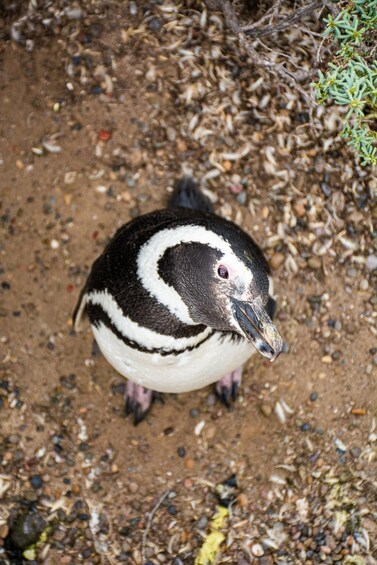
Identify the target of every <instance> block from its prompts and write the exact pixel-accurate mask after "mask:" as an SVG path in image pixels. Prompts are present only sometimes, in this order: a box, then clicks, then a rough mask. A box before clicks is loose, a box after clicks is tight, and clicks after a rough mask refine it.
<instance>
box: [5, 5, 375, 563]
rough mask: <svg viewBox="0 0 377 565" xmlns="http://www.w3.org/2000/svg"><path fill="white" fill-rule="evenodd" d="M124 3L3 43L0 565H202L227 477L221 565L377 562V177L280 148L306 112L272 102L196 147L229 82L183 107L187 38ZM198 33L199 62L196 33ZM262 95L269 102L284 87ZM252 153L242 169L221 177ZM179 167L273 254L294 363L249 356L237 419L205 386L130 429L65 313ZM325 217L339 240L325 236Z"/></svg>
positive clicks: (337, 151)
mask: <svg viewBox="0 0 377 565" xmlns="http://www.w3.org/2000/svg"><path fill="white" fill-rule="evenodd" d="M131 4H132V3H131ZM133 6H134V5H131V6H129V5H128V4H126V3H125V4H124V5H122V6H121V7H117V10H114V12H113V13H109V12H108V11H106V9H105V8H103V9H102V10H101V9H100V8H98V10H97V13H95V10H93V11H92V13H91V16H90V18H89V19H88V20H85V18H84V15H85V14H84V15H82V16H80V18H78V19H72V20H69V21H68V24H67V27H64V26H63V25H61V26H60V27H59V26H56V29H54V31H53V33H51V34H46V36H45V37H39V38H38V39H35V43H34V45H33V48H32V49H31V51H30V52H28V50H27V49H25V45H23V44H22V43H21V44H20V43H17V42H14V41H11V40H10V39H9V38H7V36H6V34H5V36H4V39H3V42H2V44H1V47H0V64H1V70H0V73H1V74H0V85H1V86H0V88H1V92H0V102H1V113H0V128H1V129H0V138H1V147H0V158H1V166H0V178H1V188H0V197H1V201H0V216H1V217H0V223H1V242H0V252H1V255H0V286H1V288H0V297H1V307H0V347H1V357H0V424H1V433H0V461H2V463H1V465H2V469H1V472H0V498H1V506H0V551H3V552H2V553H0V563H22V562H24V560H25V559H26V558H27V559H28V560H29V561H28V562H33V560H34V562H37V563H49V564H54V563H70V564H73V563H88V564H90V563H118V562H126V563H135V564H140V563H142V562H143V559H144V562H148V563H149V562H150V563H174V564H175V565H179V564H180V563H193V562H194V559H195V556H196V555H197V554H198V550H199V548H200V546H201V545H202V543H203V540H204V539H205V537H206V535H207V534H208V532H209V520H210V518H211V516H212V515H213V514H214V513H215V511H216V508H217V497H216V494H215V486H216V485H218V484H219V483H221V482H222V481H224V480H225V479H227V478H228V477H229V476H230V475H232V474H235V475H236V477H237V482H238V490H237V493H236V499H235V503H234V505H233V506H232V512H231V516H230V518H229V519H228V521H227V523H226V524H225V525H224V528H223V531H224V534H225V541H224V543H223V544H222V546H221V552H220V554H219V557H218V561H217V562H218V563H237V564H238V565H244V564H245V563H262V564H265V565H267V564H269V563H270V564H272V563H287V564H288V563H340V562H344V563H360V564H361V563H377V510H376V509H377V489H376V487H377V483H376V479H375V472H376V459H375V455H376V445H377V443H376V441H377V436H376V434H375V431H374V421H375V420H374V419H375V417H376V416H377V412H376V406H377V386H376V383H377V356H376V354H377V349H376V346H377V338H376V302H377V300H376V293H375V288H374V286H373V285H374V284H375V283H376V279H375V278H373V272H372V271H371V270H370V269H369V268H368V267H367V266H366V265H365V260H366V258H367V257H373V256H374V257H375V253H376V244H375V242H376V239H373V235H375V234H376V232H373V221H374V222H375V219H376V206H375V202H373V199H372V196H373V188H374V187H375V180H374V179H373V174H372V173H370V172H368V171H361V170H359V169H358V168H357V167H355V166H354V165H353V162H352V156H351V155H350V154H348V153H347V151H346V150H345V148H344V145H343V144H342V143H341V142H339V139H338V138H336V133H334V132H333V133H332V135H333V138H334V140H335V141H334V143H333V145H332V146H331V147H330V148H326V147H324V144H323V139H324V138H325V137H326V136H327V135H330V134H328V132H327V130H326V129H325V126H323V127H324V129H323V131H322V132H320V134H319V135H318V137H317V138H315V137H313V138H310V135H309V137H308V139H309V141H306V142H305V143H306V145H305V143H303V144H301V145H300V144H299V143H297V145H296V146H295V147H293V148H292V147H285V148H284V150H282V148H281V145H280V141H281V139H282V138H280V141H279V136H283V144H284V139H287V137H286V136H288V134H289V135H291V134H292V135H296V133H297V128H298V127H299V126H300V118H297V120H296V119H295V116H296V115H298V114H299V113H300V112H301V114H302V111H303V110H302V107H300V104H299V102H296V103H295V104H296V105H295V104H293V106H292V107H291V108H283V107H281V106H280V107H279V106H278V101H279V100H280V99H279V98H278V97H277V98H276V100H277V106H276V107H274V106H273V104H274V103H275V101H274V96H275V95H274V94H272V95H271V96H270V98H271V100H270V102H269V104H270V105H269V106H268V108H267V109H265V108H260V109H259V115H258V116H259V117H258V119H257V117H256V116H257V112H256V113H254V114H253V120H252V119H251V118H250V120H249V121H248V120H246V122H245V121H243V123H242V125H239V126H238V127H237V128H235V129H234V131H233V132H230V131H228V132H226V133H224V131H223V130H222V129H221V128H222V127H223V125H222V123H220V122H221V120H220V118H219V124H217V125H216V123H215V121H214V119H213V121H212V122H211V127H213V128H214V131H215V137H209V138H206V137H204V138H203V137H201V135H202V134H201V133H200V132H198V130H197V126H196V124H195V123H194V126H193V122H192V120H193V119H194V116H195V114H196V113H197V112H196V109H195V104H196V105H197V106H198V105H199V106H201V108H202V109H203V108H205V107H206V104H207V105H210V103H212V101H213V96H214V92H215V91H216V88H217V84H218V83H217V82H216V81H217V80H220V79H221V77H220V78H219V76H220V74H221V73H218V74H217V75H216V72H215V71H214V76H215V75H216V76H215V78H214V79H213V82H212V83H211V87H210V89H209V91H207V92H203V95H202V96H199V97H198V98H197V99H196V102H195V104H194V103H190V101H187V91H186V94H185V93H184V90H183V87H182V84H185V81H186V82H187V76H186V75H185V74H184V73H183V71H182V68H183V67H182V66H180V65H179V60H180V59H179V57H178V55H177V53H176V51H174V41H175V40H176V38H177V35H175V34H177V33H178V35H179V34H182V33H183V32H182V31H179V30H178V32H177V31H176V30H174V25H173V24H170V25H168V24H169V21H170V20H166V22H167V23H166V22H165V20H164V18H165V17H166V18H167V16H166V14H164V13H163V12H162V11H161V10H160V8H159V7H158V5H157V7H156V6H154V5H152V7H151V8H150V7H149V6H147V7H144V9H143V10H141V9H139V11H137V10H136V12H137V13H136V15H132V14H133V11H134V7H133ZM177 6H178V5H177ZM194 8H195V10H194ZM149 9H150V11H148V10H149ZM202 9H203V7H202V6H201V5H196V6H194V7H193V8H192V12H193V13H194V16H193V17H194V18H200V10H202ZM159 10H160V11H159ZM180 10H181V11H180ZM183 13H185V16H186V17H189V16H190V17H191V12H190V11H188V12H187V13H186V12H184V10H183V11H182V8H179V7H177V9H176V12H174V13H173V16H174V17H175V18H176V21H182V20H180V19H179V18H178V16H177V14H178V15H179V14H183ZM130 14H131V15H130ZM168 15H169V14H168ZM169 17H170V16H169ZM182 17H183V16H182ZM132 18H134V19H132ZM151 18H152V19H151ZM153 18H155V19H156V21H157V23H156V21H155V20H153ZM174 21H175V20H174ZM7 22H8V20H7V19H4V20H3V23H7ZM145 22H146V23H145ZM151 22H152V23H151ZM195 22H196V20H195ZM63 23H64V22H63ZM161 23H164V27H161ZM64 25H65V24H64ZM182 25H183V24H182ZM195 25H196V24H195ZM130 26H132V28H130ZM148 26H149V28H148ZM67 28H69V29H68V31H67ZM130 29H134V30H135V29H136V30H137V29H139V30H140V29H141V31H140V33H136V34H132V33H129V35H127V33H126V32H125V30H130ZM146 29H147V31H148V33H145V30H146ZM185 29H186V30H187V29H188V28H187V27H186V28H185ZM195 30H196V32H197V34H198V36H200V33H204V32H201V31H200V29H199V28H198V29H197V28H195ZM184 33H186V31H185V32H184ZM80 34H81V35H80ZM187 34H188V35H187V40H186V43H185V45H184V46H183V47H184V48H185V49H186V50H189V49H190V41H191V42H193V43H194V44H195V45H197V44H198V36H197V37H195V34H193V33H191V32H188V31H187ZM199 39H200V38H199ZM210 39H211V37H210V32H209V31H208V35H206V37H205V38H204V39H203V45H204V47H203V49H210ZM229 42H230V43H229V45H230V46H228V48H227V47H226V45H225V44H224V45H225V46H224V51H225V52H226V53H228V54H230V55H229V56H230V57H231V59H232V61H233V64H234V65H237V67H239V69H238V73H241V75H242V73H244V76H243V77H242V76H241V78H240V76H239V74H238V75H237V76H236V77H234V81H235V82H237V81H238V82H237V83H238V84H241V83H242V80H244V81H245V80H246V81H247V80H253V81H254V82H255V81H256V80H257V79H258V71H257V70H255V69H253V68H252V67H250V65H249V66H248V65H247V62H245V60H242V59H236V55H235V54H234V53H235V51H234V41H233V39H231V38H230V39H229ZM77 45H78V46H79V48H78V47H77V48H76V47H75V46H77ZM167 45H168V46H170V47H171V49H170V50H169V49H168V50H167V49H166V46H167ZM183 47H181V48H183ZM179 56H180V57H181V58H182V57H183V56H184V55H182V54H181V53H180V54H179ZM201 56H202V55H201V54H200V53H198V54H197V57H198V59H200V57H201ZM75 57H76V58H75ZM85 57H86V59H85ZM84 63H85V64H84ZM198 64H200V65H203V67H205V66H206V64H207V63H206V60H205V57H204V58H203V61H199V63H198ZM85 65H86V66H85ZM99 65H101V66H102V68H101V69H100V70H98V66H99ZM242 65H244V67H243V66H242ZM83 69H84V70H83ZM240 69H241V70H240ZM84 71H85V72H84ZM83 73H84V75H83ZM83 76H84V79H85V80H83ZM107 77H110V81H111V79H113V80H112V86H111V88H110V90H109V85H108V83H107V82H106V81H107V80H108V79H107ZM86 79H87V80H86ZM241 87H242V88H244V87H243V86H242V84H241ZM185 88H186V87H185ZM187 88H188V86H187ZM261 88H264V89H265V90H264V92H260V93H258V90H255V91H254V93H253V95H252V96H256V98H257V99H258V100H260V99H261V98H263V96H265V95H266V93H268V92H269V88H270V89H272V86H271V85H270V86H269V85H268V84H264V85H261ZM185 97H186V98H185ZM190 104H191V105H190ZM251 106H252V103H251ZM252 107H253V106H252ZM236 109H237V104H236ZM254 109H255V107H254ZM241 111H245V108H243V109H242V108H241V109H240V112H241ZM247 111H249V112H251V110H250V108H248V109H247ZM274 112H276V120H277V117H278V115H279V116H280V118H281V120H280V122H279V123H280V126H279V127H277V129H276V128H275V129H271V121H269V120H273V121H274V120H275V118H272V117H271V116H273V114H274ZM262 114H263V115H265V114H266V115H265V116H264V117H263V116H262ZM203 115H204V114H203ZM233 115H234V116H235V117H237V115H238V114H237V112H236V113H234V114H233ZM330 118H331V116H330ZM330 118H328V119H329V121H331V119H330ZM200 119H201V118H200ZM304 119H306V118H304ZM196 120H197V121H198V119H196ZM334 120H335V122H336V123H338V121H339V118H338V117H336V118H334ZM199 121H200V120H199ZM277 121H279V120H277ZM214 124H215V125H214ZM281 124H283V125H281ZM301 125H302V124H301ZM191 126H193V127H191ZM204 127H209V126H206V125H205V124H203V128H204ZM190 128H191V129H190ZM215 128H217V130H216V129H215ZM279 128H280V129H279ZM245 139H246V140H249V143H250V144H251V148H249V151H248V153H247V154H246V155H245V157H243V158H239V159H236V160H234V159H233V157H232V155H230V158H229V155H228V157H227V156H226V155H225V157H223V159H222V161H221V160H220V158H219V157H218V156H219V154H220V153H221V151H223V152H225V153H227V154H232V153H233V154H234V153H235V152H237V151H238V152H239V151H240V149H242V147H244V142H245ZM266 147H269V148H271V147H272V148H273V157H271V152H268V151H267V150H266ZM303 156H304V157H303ZM214 161H215V162H219V163H220V166H219V167H217V168H216V166H215V167H214V166H213V162H214ZM265 163H267V165H266V164H265ZM287 163H289V165H287ZM284 165H287V166H286V167H285V168H284ZM182 167H189V168H190V169H191V170H192V171H193V173H194V175H195V176H196V177H197V179H198V180H201V179H203V177H204V178H205V175H207V173H208V171H212V170H213V169H215V170H218V171H220V173H221V174H219V175H218V176H215V175H212V177H211V175H207V182H205V180H204V182H203V186H204V187H205V188H206V189H207V190H208V191H210V193H211V195H212V196H213V197H214V199H215V200H216V204H215V206H216V209H217V211H218V212H219V213H222V214H224V215H227V216H228V217H232V218H233V220H235V221H237V222H239V223H240V225H242V227H243V228H244V229H246V230H247V231H249V233H251V234H252V235H253V237H255V239H256V240H257V241H258V242H259V243H260V244H261V245H262V247H264V249H265V250H266V253H267V255H268V256H269V258H270V260H271V263H272V264H273V266H274V267H275V268H274V277H275V280H276V289H277V293H278V295H279V314H278V326H279V329H280V332H281V334H282V335H283V336H284V339H285V340H286V342H287V344H288V345H287V347H286V350H287V351H286V353H285V354H284V355H282V356H281V357H280V358H279V359H278V360H277V361H276V363H274V364H273V365H271V364H269V363H268V362H265V361H264V360H263V359H262V358H257V357H256V356H255V357H254V358H253V360H252V363H251V364H250V365H249V366H248V367H246V368H245V378H244V383H243V387H242V390H241V393H240V397H239V399H238V401H237V402H236V403H235V406H234V409H233V410H231V411H228V410H226V409H225V408H224V407H223V406H221V405H220V404H219V403H218V402H217V401H216V399H215V397H214V395H213V391H212V389H205V390H202V391H199V392H195V393H191V394H185V395H179V396H165V402H164V404H155V405H154V406H153V409H152V411H151V412H150V414H149V415H148V417H147V419H146V421H144V422H143V423H142V424H141V425H139V426H138V427H136V428H135V427H134V426H133V425H132V423H131V422H130V421H129V420H127V419H124V417H123V411H124V405H123V396H122V395H123V392H124V381H122V378H121V377H120V376H119V375H117V374H116V373H115V372H114V370H113V369H112V368H111V367H110V366H109V365H108V364H107V363H106V361H105V360H104V359H103V358H102V357H101V356H100V355H98V353H97V351H96V350H95V348H94V349H93V344H92V336H91V333H90V331H89V330H88V331H87V332H83V333H81V334H78V335H74V334H73V332H72V330H71V326H70V315H71V312H72V310H73V308H74V305H75V302H76V300H77V298H78V294H79V291H80V288H81V286H82V284H83V282H84V280H85V276H86V274H87V272H88V269H89V267H90V265H91V263H92V261H93V260H94V258H95V257H96V256H97V255H98V254H99V252H100V251H101V249H102V248H103V245H104V244H105V242H106V241H107V239H108V238H109V237H110V236H111V234H112V233H113V232H114V231H115V229H116V228H117V227H118V226H120V225H121V224H123V223H125V222H126V221H128V220H129V219H131V218H132V217H134V216H135V215H137V214H140V213H144V212H148V211H150V210H153V209H155V208H159V207H163V206H164V202H165V201H166V197H167V194H168V190H169V189H170V187H171V186H172V185H173V183H174V181H175V180H176V179H177V178H179V176H180V175H181V174H182V170H183V169H182ZM271 167H272V169H271ZM321 167H322V168H321ZM281 169H284V170H288V171H289V175H288V176H289V180H288V181H287V182H286V184H285V185H284V186H283V188H281V189H280V188H279V187H278V188H276V185H277V183H279V182H280V181H281V179H282V178H283V180H286V179H285V177H284V176H283V177H282V176H281V175H280V174H279V171H280V170H281ZM324 171H325V172H326V175H325V176H324ZM344 174H345V177H344V176H343V175H344ZM324 178H325V181H324V180H323V179H324ZM321 179H322V180H321ZM321 182H325V183H326V187H327V188H326V187H322V188H321V184H320V183H321ZM373 183H374V184H373ZM327 189H328V191H329V192H330V193H331V194H330V196H329V195H328V194H327V195H326V194H325V192H326V191H327ZM279 191H280V192H279ZM326 199H327V200H326ZM330 200H331V204H329V202H330ZM373 206H374V208H373ZM325 208H326V209H327V210H328V211H329V214H328V215H331V214H332V212H334V214H335V216H336V218H337V219H338V220H339V222H340V224H338V225H337V224H336V222H335V223H331V222H330V223H329V224H328V225H327V226H326V229H328V232H326V231H323V229H322V227H323V225H324V224H325V223H326V219H327V216H326V213H325V211H324V210H325ZM292 219H293V220H294V221H293V220H292ZM316 222H317V223H318V226H317V228H316V227H315V225H314V224H315V223H316ZM321 226H322V227H321ZM316 229H317V232H316ZM321 229H322V232H321ZM374 229H376V228H374ZM282 230H283V232H284V233H283V236H282ZM318 230H319V232H318ZM318 233H319V236H318V241H319V243H318V245H317V247H315V244H316V243H317V240H316V237H317V235H318ZM313 234H314V235H313ZM316 234H317V235H316ZM327 236H328V237H327ZM342 238H343V240H345V241H346V243H344V244H343V243H342ZM329 240H331V243H330V244H328V243H327V242H328V241H329ZM347 244H348V247H347ZM321 246H327V248H326V249H324V250H323V249H322V250H321V249H320V247H321ZM349 250H351V253H348V251H349ZM292 260H293V264H292ZM369 261H372V259H369ZM369 264H370V263H369ZM292 265H293V266H292ZM163 496H165V499H164V500H163V502H162V503H161V505H160V507H159V508H157V509H156V512H155V514H154V516H153V521H152V524H151V527H150V528H149V526H148V528H149V529H148V532H147V533H148V535H147V536H146V535H145V532H146V528H147V524H148V516H149V515H148V513H149V512H150V511H151V510H152V509H153V507H154V506H155V504H156V502H158V500H159V499H161V497H163ZM30 515H32V516H34V518H35V516H38V517H39V518H40V520H44V522H43V523H42V526H40V527H39V530H38V533H37V534H36V535H35V537H34V539H33V540H29V541H28V542H26V541H23V540H21V541H20V537H19V536H18V534H17V533H16V534H15V533H14V532H15V529H17V524H19V522H20V520H24V519H25V517H26V516H29V517H30ZM20 517H21V518H20ZM18 527H19V526H18ZM46 527H47V530H46ZM37 529H38V528H37ZM42 530H45V533H46V535H45V537H43V536H42V538H41V537H40V532H41V531H42ZM143 536H144V542H143ZM17 540H18V541H17ZM37 540H39V541H38V542H37V545H34V543H35V542H36V541H37ZM2 547H3V550H1V548H2ZM27 547H29V548H30V547H32V548H33V549H32V553H26V554H25V549H26V548H27ZM4 548H5V549H4ZM23 552H24V557H22V553H23ZM142 553H143V555H142ZM25 555H26V557H25ZM357 559H359V560H357ZM7 560H8V561H7ZM25 562H26V561H25Z"/></svg>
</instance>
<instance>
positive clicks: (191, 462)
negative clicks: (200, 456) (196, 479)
mask: <svg viewBox="0 0 377 565" xmlns="http://www.w3.org/2000/svg"><path fill="white" fill-rule="evenodd" d="M194 466H195V462H194V460H193V459H191V457H186V459H185V467H186V469H190V470H191V469H193V468H194Z"/></svg>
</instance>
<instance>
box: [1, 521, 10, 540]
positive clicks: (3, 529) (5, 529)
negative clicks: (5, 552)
mask: <svg viewBox="0 0 377 565" xmlns="http://www.w3.org/2000/svg"><path fill="white" fill-rule="evenodd" d="M8 533H9V527H8V525H7V524H1V526H0V539H5V538H6V537H7V535H8Z"/></svg>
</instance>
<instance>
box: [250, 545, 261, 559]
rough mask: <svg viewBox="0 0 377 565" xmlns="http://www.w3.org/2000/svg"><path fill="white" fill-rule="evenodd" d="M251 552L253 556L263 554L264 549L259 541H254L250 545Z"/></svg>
mask: <svg viewBox="0 0 377 565" xmlns="http://www.w3.org/2000/svg"><path fill="white" fill-rule="evenodd" d="M251 553H252V554H253V555H255V557H262V555H264V549H263V547H262V546H261V544H260V543H254V544H253V545H252V546H251Z"/></svg>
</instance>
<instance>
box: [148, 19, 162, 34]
mask: <svg viewBox="0 0 377 565" xmlns="http://www.w3.org/2000/svg"><path fill="white" fill-rule="evenodd" d="M161 25H162V24H161V22H160V20H159V19H158V18H157V17H156V16H152V17H151V18H150V19H149V20H148V27H149V29H150V30H151V31H159V30H160V29H161Z"/></svg>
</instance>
